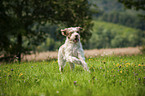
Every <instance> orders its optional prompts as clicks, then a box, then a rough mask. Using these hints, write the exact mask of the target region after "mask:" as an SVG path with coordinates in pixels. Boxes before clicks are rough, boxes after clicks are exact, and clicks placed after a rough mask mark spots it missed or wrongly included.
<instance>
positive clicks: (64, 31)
mask: <svg viewBox="0 0 145 96" xmlns="http://www.w3.org/2000/svg"><path fill="white" fill-rule="evenodd" d="M61 34H62V35H64V36H67V34H68V32H67V28H65V29H61Z"/></svg>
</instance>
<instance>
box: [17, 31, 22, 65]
mask: <svg viewBox="0 0 145 96" xmlns="http://www.w3.org/2000/svg"><path fill="white" fill-rule="evenodd" d="M17 42H18V48H17V51H18V61H19V63H20V62H21V53H22V34H21V33H20V34H18V36H17Z"/></svg>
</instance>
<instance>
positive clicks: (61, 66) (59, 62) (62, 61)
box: [58, 59, 66, 72]
mask: <svg viewBox="0 0 145 96" xmlns="http://www.w3.org/2000/svg"><path fill="white" fill-rule="evenodd" d="M65 63H66V61H65V60H63V59H61V60H60V59H58V64H59V71H60V72H62V71H63V69H64V66H65Z"/></svg>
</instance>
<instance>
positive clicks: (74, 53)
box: [68, 45, 79, 57]
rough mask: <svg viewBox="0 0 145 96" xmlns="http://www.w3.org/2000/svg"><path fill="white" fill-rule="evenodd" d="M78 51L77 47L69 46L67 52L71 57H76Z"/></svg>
mask: <svg viewBox="0 0 145 96" xmlns="http://www.w3.org/2000/svg"><path fill="white" fill-rule="evenodd" d="M78 49H79V46H78V45H70V46H69V50H68V51H69V52H70V54H71V55H72V56H75V57H77V56H78Z"/></svg>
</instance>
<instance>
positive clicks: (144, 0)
mask: <svg viewBox="0 0 145 96" xmlns="http://www.w3.org/2000/svg"><path fill="white" fill-rule="evenodd" d="M118 1H119V2H120V3H123V4H124V5H125V7H126V8H128V9H131V8H133V9H135V10H143V11H145V0H118ZM142 16H143V18H144V19H145V14H142Z"/></svg>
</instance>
